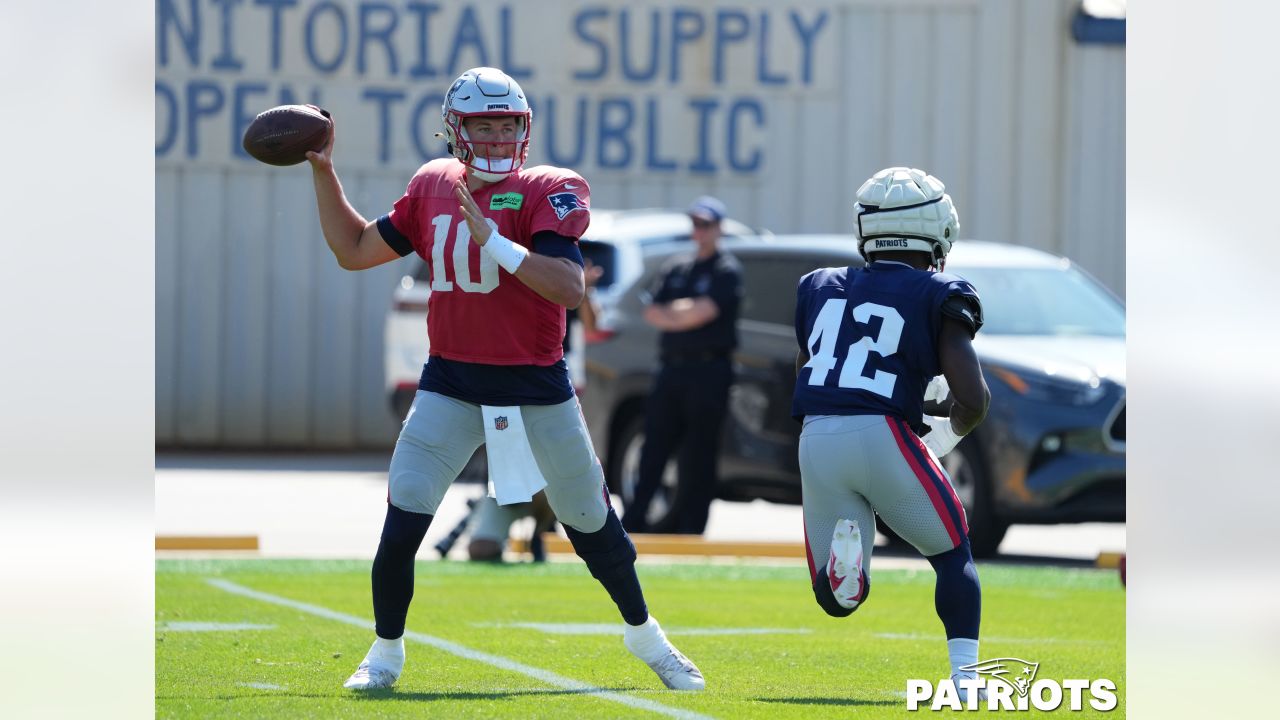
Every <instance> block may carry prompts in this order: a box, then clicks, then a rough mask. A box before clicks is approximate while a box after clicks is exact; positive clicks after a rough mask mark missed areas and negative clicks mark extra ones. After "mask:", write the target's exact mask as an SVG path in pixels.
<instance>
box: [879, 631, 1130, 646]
mask: <svg viewBox="0 0 1280 720" xmlns="http://www.w3.org/2000/svg"><path fill="white" fill-rule="evenodd" d="M872 636H873V637H878V638H883V639H885V640H929V641H935V640H937V639H938V638H940V637H942V636H941V635H925V634H923V633H874V634H873V635H872ZM981 639H982V642H984V643H987V642H996V643H1034V644H1036V645H1046V644H1048V645H1107V644H1109V642H1108V641H1107V640H1074V639H1071V638H1018V637H1001V636H994V635H993V636H991V637H987V636H985V635H984V636H982V638H981Z"/></svg>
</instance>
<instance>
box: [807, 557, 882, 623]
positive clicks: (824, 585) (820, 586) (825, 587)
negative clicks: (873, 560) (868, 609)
mask: <svg viewBox="0 0 1280 720" xmlns="http://www.w3.org/2000/svg"><path fill="white" fill-rule="evenodd" d="M862 582H863V593H862V601H861V602H859V603H858V607H855V608H847V607H845V606H843V605H841V604H840V603H839V602H836V596H835V593H833V592H831V580H830V578H828V577H827V571H826V569H825V568H823V570H822V571H821V572H819V573H818V577H817V578H815V579H814V581H813V596H814V598H816V599H817V601H818V607H820V608H822V610H823V612H825V613H826V614H828V615H830V616H831V617H849V616H850V615H852V614H853V613H854V612H855V611H857V609H858V608H860V607H862V606H863V605H866V604H867V599H868V598H870V597H871V578H869V577H865V576H864V577H863V578H862Z"/></svg>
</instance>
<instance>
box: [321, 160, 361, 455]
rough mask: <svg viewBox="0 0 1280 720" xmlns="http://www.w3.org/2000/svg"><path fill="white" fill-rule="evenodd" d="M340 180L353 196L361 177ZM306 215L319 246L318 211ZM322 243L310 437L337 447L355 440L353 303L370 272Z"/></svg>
mask: <svg viewBox="0 0 1280 720" xmlns="http://www.w3.org/2000/svg"><path fill="white" fill-rule="evenodd" d="M346 182H347V184H349V185H350V186H351V188H352V190H351V192H352V195H353V196H354V197H359V196H360V195H361V191H362V187H363V186H364V178H363V176H362V175H361V174H351V175H349V177H348V179H347V181H346ZM313 202H314V201H313ZM311 216H312V217H313V218H315V221H314V222H313V223H311V224H310V225H309V227H308V230H309V232H308V234H309V235H310V236H311V237H310V238H309V239H310V242H311V243H312V244H313V245H322V244H324V243H325V241H324V233H323V231H322V230H321V228H320V223H319V219H318V216H317V214H316V212H315V211H312V213H311ZM327 247H328V245H324V248H321V251H320V252H319V253H317V255H318V257H317V262H316V283H315V285H314V286H313V292H314V296H313V297H314V302H313V303H312V308H311V312H312V315H311V324H312V332H313V335H312V346H311V355H312V368H313V373H312V376H311V378H310V381H311V398H312V402H311V406H310V413H311V441H312V443H313V444H314V445H318V446H321V447H325V448H332V449H338V448H348V447H351V446H352V445H353V444H354V441H355V426H354V423H355V403H356V400H355V393H356V387H355V385H356V369H355V368H356V363H355V356H356V353H358V352H359V351H360V349H359V348H358V347H357V345H356V339H357V337H358V333H357V332H356V318H357V315H358V311H357V307H356V302H357V298H358V289H359V284H360V282H361V276H362V275H363V274H365V273H368V272H371V271H369V270H361V271H359V272H351V271H348V270H343V269H342V268H341V267H340V266H339V265H338V261H337V259H335V258H334V257H333V254H332V253H331V252H328V251H327V249H326V248H327Z"/></svg>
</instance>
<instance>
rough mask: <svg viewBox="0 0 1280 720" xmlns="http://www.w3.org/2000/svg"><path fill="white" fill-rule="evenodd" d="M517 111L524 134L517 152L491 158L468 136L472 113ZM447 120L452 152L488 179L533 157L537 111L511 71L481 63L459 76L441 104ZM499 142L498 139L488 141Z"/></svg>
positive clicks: (494, 179) (497, 177)
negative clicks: (532, 136)
mask: <svg viewBox="0 0 1280 720" xmlns="http://www.w3.org/2000/svg"><path fill="white" fill-rule="evenodd" d="M510 115H514V116H516V117H517V118H519V120H518V121H517V122H518V123H519V128H520V134H519V135H518V139H517V140H515V141H514V142H512V143H503V144H512V145H515V152H514V153H504V154H503V156H502V157H500V158H490V157H488V156H487V155H485V154H484V153H477V152H476V148H475V145H474V143H473V142H472V141H471V139H470V138H468V137H467V131H466V129H465V128H463V127H462V121H463V120H465V119H466V118H469V117H501V116H510ZM440 117H441V119H442V120H443V121H444V136H445V139H446V140H447V141H448V143H449V152H450V153H452V154H453V156H454V157H456V158H458V159H459V160H461V161H462V162H463V164H464V165H466V166H467V167H469V168H471V170H472V173H473V174H474V175H475V176H476V177H478V178H480V179H481V180H484V181H486V182H497V181H499V180H501V179H503V178H505V177H507V176H508V175H510V174H512V173H514V172H515V171H517V170H519V169H520V167H521V166H522V165H524V162H525V160H526V159H528V157H529V136H530V132H531V129H530V126H532V125H533V111H532V110H530V109H529V100H528V98H526V97H525V95H524V91H523V90H521V89H520V84H519V83H517V82H516V81H515V80H514V79H512V77H511V76H510V75H507V74H506V73H504V72H502V71H501V70H499V69H497V68H491V67H478V68H471V69H470V70H468V71H466V72H464V73H462V75H460V76H458V79H457V80H454V81H453V85H451V86H450V87H449V92H447V93H445V96H444V105H443V106H442V107H441V108H440ZM488 144H498V143H488Z"/></svg>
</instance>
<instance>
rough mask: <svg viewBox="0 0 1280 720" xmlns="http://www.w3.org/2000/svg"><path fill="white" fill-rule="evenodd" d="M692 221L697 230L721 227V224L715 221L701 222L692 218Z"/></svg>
mask: <svg viewBox="0 0 1280 720" xmlns="http://www.w3.org/2000/svg"><path fill="white" fill-rule="evenodd" d="M692 220H693V226H694V227H696V228H704V229H705V228H709V227H715V226H716V225H719V224H720V223H718V222H716V221H715V220H699V219H698V218H692Z"/></svg>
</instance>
